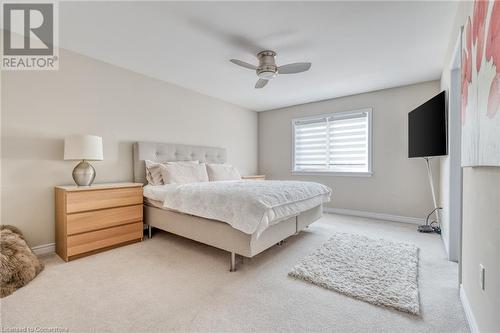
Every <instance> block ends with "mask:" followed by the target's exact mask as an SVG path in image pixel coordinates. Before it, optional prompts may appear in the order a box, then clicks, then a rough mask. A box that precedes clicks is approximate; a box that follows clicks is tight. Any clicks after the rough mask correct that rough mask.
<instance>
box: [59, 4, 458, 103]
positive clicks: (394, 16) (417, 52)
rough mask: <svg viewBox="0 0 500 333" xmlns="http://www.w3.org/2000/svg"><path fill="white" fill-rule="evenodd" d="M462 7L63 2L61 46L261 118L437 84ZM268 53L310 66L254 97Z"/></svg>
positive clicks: (428, 5)
mask: <svg viewBox="0 0 500 333" xmlns="http://www.w3.org/2000/svg"><path fill="white" fill-rule="evenodd" d="M456 7H457V3H456V2H447V1H443V2H427V1H423V2H403V1H401V2H373V1H372V2H352V1H351V2H201V3H200V2H197V3H195V2H184V3H180V2H61V3H60V9H59V10H60V16H59V17H60V21H59V22H60V23H59V24H60V45H61V46H62V47H64V48H67V49H69V50H72V51H76V52H79V53H82V54H84V55H88V56H91V57H93V58H96V59H99V60H103V61H106V62H109V63H112V64H114V65H117V66H121V67H124V68H128V69H130V70H133V71H136V72H139V73H143V74H145V75H148V76H151V77H155V78H158V79H161V80H164V81H167V82H171V83H174V84H176V85H179V86H182V87H185V88H189V89H192V90H195V91H198V92H200V93H203V94H206V95H209V96H213V97H216V98H219V99H222V100H225V101H228V102H231V103H234V104H237V105H240V106H243V107H246V108H248V109H252V110H256V111H262V110H270V109H274V108H279V107H284V106H289V105H295V104H301V103H306V102H311V101H317V100H322V99H328V98H333V97H339V96H346V95H351V94H357V93H361V92H366V91H372V90H377V89H384V88H389V87H394V86H400V85H405V84H411V83H416V82H422V81H427V80H433V79H438V78H439V76H440V73H441V70H442V66H443V61H444V57H445V51H446V49H447V46H448V38H449V36H450V33H451V30H450V29H451V26H452V21H453V18H454V16H455V13H456ZM264 49H271V50H274V51H276V52H277V53H278V55H277V62H278V65H280V64H281V65H282V64H287V63H290V62H302V61H309V62H312V68H311V70H310V71H309V72H306V73H301V74H295V75H282V76H279V77H278V78H276V79H274V80H273V81H271V82H270V83H269V84H268V85H267V86H266V87H265V88H264V89H260V90H257V89H254V88H253V86H254V84H255V81H256V80H257V78H256V75H255V72H253V71H251V70H248V69H244V68H240V67H238V66H235V65H233V64H232V63H230V62H229V59H230V58H237V59H241V60H244V61H247V62H250V63H256V62H257V61H256V58H255V56H254V55H255V54H256V53H257V52H259V51H261V50H264Z"/></svg>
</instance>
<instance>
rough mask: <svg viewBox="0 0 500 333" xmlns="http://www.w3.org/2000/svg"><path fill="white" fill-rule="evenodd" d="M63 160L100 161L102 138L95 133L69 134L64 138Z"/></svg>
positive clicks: (101, 156) (101, 157)
mask: <svg viewBox="0 0 500 333" xmlns="http://www.w3.org/2000/svg"><path fill="white" fill-rule="evenodd" d="M64 159H65V160H89V161H101V160H102V159H103V155H102V138H101V137H100V136H95V135H71V136H67V137H66V138H65V139H64Z"/></svg>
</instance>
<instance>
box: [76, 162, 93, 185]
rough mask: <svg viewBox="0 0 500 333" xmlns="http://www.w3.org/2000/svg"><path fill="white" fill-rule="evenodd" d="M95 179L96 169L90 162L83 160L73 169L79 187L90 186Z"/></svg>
mask: <svg viewBox="0 0 500 333" xmlns="http://www.w3.org/2000/svg"><path fill="white" fill-rule="evenodd" d="M94 179H95V169H94V167H93V166H92V164H90V163H89V162H87V161H85V160H83V161H81V162H80V163H78V165H77V166H76V167H75V168H74V169H73V180H74V181H75V183H76V185H78V186H90V185H92V183H93V182H94Z"/></svg>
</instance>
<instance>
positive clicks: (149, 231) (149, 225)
mask: <svg viewBox="0 0 500 333" xmlns="http://www.w3.org/2000/svg"><path fill="white" fill-rule="evenodd" d="M148 238H149V239H151V224H148Z"/></svg>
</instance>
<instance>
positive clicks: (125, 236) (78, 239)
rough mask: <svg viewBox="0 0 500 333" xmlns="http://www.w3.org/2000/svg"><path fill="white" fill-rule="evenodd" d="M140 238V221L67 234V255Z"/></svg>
mask: <svg viewBox="0 0 500 333" xmlns="http://www.w3.org/2000/svg"><path fill="white" fill-rule="evenodd" d="M138 239H142V222H136V223H131V224H126V225H121V226H118V227H113V228H109V229H103V230H97V231H91V232H87V233H84V234H78V235H73V236H68V244H67V245H68V250H67V251H68V253H67V255H68V257H71V256H74V255H78V254H82V253H86V252H90V251H94V250H99V249H102V248H106V247H109V246H113V245H117V244H120V243H124V242H128V241H133V240H138Z"/></svg>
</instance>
